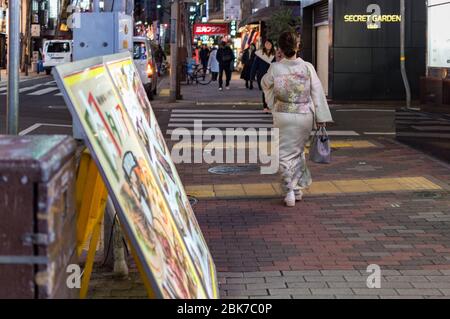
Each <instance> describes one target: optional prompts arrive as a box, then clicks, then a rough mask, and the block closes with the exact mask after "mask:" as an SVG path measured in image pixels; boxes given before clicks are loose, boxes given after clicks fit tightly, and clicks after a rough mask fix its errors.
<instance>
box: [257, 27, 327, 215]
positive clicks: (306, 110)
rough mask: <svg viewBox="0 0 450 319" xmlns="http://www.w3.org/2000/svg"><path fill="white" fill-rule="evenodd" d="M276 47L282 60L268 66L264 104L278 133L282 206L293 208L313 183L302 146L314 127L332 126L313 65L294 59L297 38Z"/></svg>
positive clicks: (290, 35) (284, 36) (286, 34)
mask: <svg viewBox="0 0 450 319" xmlns="http://www.w3.org/2000/svg"><path fill="white" fill-rule="evenodd" d="M278 44H279V47H280V50H281V54H282V56H283V59H282V60H281V61H280V62H277V63H274V64H272V65H271V66H270V68H269V70H268V72H267V74H266V75H265V76H264V78H263V79H262V83H261V85H262V87H263V90H264V93H265V97H266V100H267V101H268V103H269V106H270V108H271V109H272V111H273V112H272V114H273V121H274V127H276V128H278V129H279V161H280V172H281V176H282V186H283V191H284V195H285V199H284V201H285V203H286V205H287V206H289V207H293V206H295V201H296V200H298V201H300V200H302V196H303V193H302V189H303V188H305V187H308V186H309V185H311V183H312V180H311V176H310V174H309V170H308V168H307V166H306V159H305V154H304V148H305V144H306V142H307V141H308V139H309V137H310V135H311V131H312V130H313V128H314V127H322V126H323V127H324V126H325V125H326V123H327V122H332V121H333V119H332V117H331V113H330V109H329V107H328V102H327V98H326V96H325V93H324V90H323V87H322V84H321V82H320V80H319V77H318V76H317V73H316V70H315V69H314V67H313V66H312V64H310V63H308V62H305V61H304V60H303V59H301V58H297V56H296V51H297V49H298V37H297V35H296V34H294V33H291V32H284V33H282V34H281V36H280V38H279V40H278Z"/></svg>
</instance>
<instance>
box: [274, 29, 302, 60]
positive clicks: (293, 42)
mask: <svg viewBox="0 0 450 319" xmlns="http://www.w3.org/2000/svg"><path fill="white" fill-rule="evenodd" d="M278 45H279V47H280V49H281V51H282V52H283V54H284V55H285V56H286V57H287V58H292V57H293V56H294V55H295V53H296V51H297V49H298V37H297V35H296V34H295V33H293V32H283V33H282V34H281V35H280V38H279V39H278Z"/></svg>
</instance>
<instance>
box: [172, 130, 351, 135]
mask: <svg viewBox="0 0 450 319" xmlns="http://www.w3.org/2000/svg"><path fill="white" fill-rule="evenodd" d="M174 131H175V130H167V131H166V135H172V134H173V133H174ZM188 131H189V135H191V136H198V135H204V134H205V131H193V130H188ZM221 132H222V134H223V135H225V136H255V135H258V136H261V135H262V136H267V135H269V136H270V135H271V134H272V130H267V129H265V130H262V131H258V130H251V131H249V132H246V131H240V130H239V131H234V130H233V131H232V132H230V131H223V130H221ZM177 133H178V132H177ZM180 133H181V132H180ZM327 133H328V135H329V136H360V134H358V133H356V132H355V131H327ZM311 135H314V132H311Z"/></svg>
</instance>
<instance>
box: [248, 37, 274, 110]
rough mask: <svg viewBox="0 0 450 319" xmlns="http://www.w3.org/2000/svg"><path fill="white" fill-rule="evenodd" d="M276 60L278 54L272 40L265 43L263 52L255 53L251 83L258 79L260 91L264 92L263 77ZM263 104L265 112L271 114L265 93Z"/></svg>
mask: <svg viewBox="0 0 450 319" xmlns="http://www.w3.org/2000/svg"><path fill="white" fill-rule="evenodd" d="M275 59H276V52H275V48H274V46H273V42H272V41H271V40H266V42H265V43H264V48H263V49H262V50H258V51H256V53H255V61H253V65H252V69H251V73H250V79H251V81H253V80H254V79H255V77H256V80H257V81H258V87H259V90H260V91H262V87H261V80H262V78H263V76H264V75H265V74H266V73H267V71H268V70H269V67H270V65H271V64H272V63H273V62H275ZM262 102H263V107H264V112H265V113H270V109H269V107H268V106H267V103H266V98H265V96H264V93H262Z"/></svg>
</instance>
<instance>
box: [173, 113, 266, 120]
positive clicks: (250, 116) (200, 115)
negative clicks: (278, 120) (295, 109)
mask: <svg viewBox="0 0 450 319" xmlns="http://www.w3.org/2000/svg"><path fill="white" fill-rule="evenodd" d="M189 117H193V118H204V117H212V118H255V119H257V118H272V114H264V113H262V112H261V114H253V115H252V114H230V115H224V114H206V113H205V114H172V115H171V118H189Z"/></svg>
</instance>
